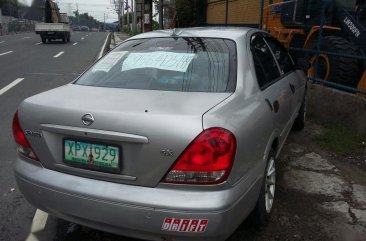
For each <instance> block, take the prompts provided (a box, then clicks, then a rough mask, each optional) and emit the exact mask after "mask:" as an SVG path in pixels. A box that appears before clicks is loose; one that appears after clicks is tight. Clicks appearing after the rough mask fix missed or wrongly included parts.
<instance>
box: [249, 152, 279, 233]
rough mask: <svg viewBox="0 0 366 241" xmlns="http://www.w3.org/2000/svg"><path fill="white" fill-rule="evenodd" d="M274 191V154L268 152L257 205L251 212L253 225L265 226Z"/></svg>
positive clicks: (269, 213)
mask: <svg viewBox="0 0 366 241" xmlns="http://www.w3.org/2000/svg"><path fill="white" fill-rule="evenodd" d="M275 189H276V163H275V152H274V151H273V150H271V151H270V153H269V156H268V161H267V165H266V169H265V172H264V178H263V182H262V187H261V192H260V194H259V198H258V201H257V204H256V206H255V208H254V210H253V212H252V217H253V219H254V221H255V223H256V224H257V225H259V226H265V225H266V224H267V223H268V221H269V218H270V216H271V211H272V207H273V201H274V195H275Z"/></svg>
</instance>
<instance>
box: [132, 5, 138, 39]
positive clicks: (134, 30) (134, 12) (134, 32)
mask: <svg viewBox="0 0 366 241" xmlns="http://www.w3.org/2000/svg"><path fill="white" fill-rule="evenodd" d="M131 1H132V13H133V24H132V28H133V30H132V32H133V34H136V32H137V16H136V9H137V7H136V0H131Z"/></svg>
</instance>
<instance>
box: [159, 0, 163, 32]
mask: <svg viewBox="0 0 366 241" xmlns="http://www.w3.org/2000/svg"><path fill="white" fill-rule="evenodd" d="M163 4H164V0H159V29H164V15H163V12H164V7H163Z"/></svg>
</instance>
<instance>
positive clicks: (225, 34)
mask: <svg viewBox="0 0 366 241" xmlns="http://www.w3.org/2000/svg"><path fill="white" fill-rule="evenodd" d="M250 30H254V29H253V28H246V27H224V26H223V27H196V28H176V29H167V30H157V31H153V32H147V33H143V34H139V35H136V36H134V37H132V38H131V39H139V38H162V37H172V36H177V37H207V38H225V39H232V40H238V39H239V38H241V37H244V36H245V35H246V34H247V33H248V32H249V31H250ZM256 30H258V29H256ZM258 31H259V30H258Z"/></svg>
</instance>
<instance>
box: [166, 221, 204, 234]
mask: <svg viewBox="0 0 366 241" xmlns="http://www.w3.org/2000/svg"><path fill="white" fill-rule="evenodd" d="M207 225H208V220H207V219H178V218H165V220H164V223H163V226H162V227H161V230H163V231H172V232H182V233H203V232H205V230H206V227H207Z"/></svg>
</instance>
